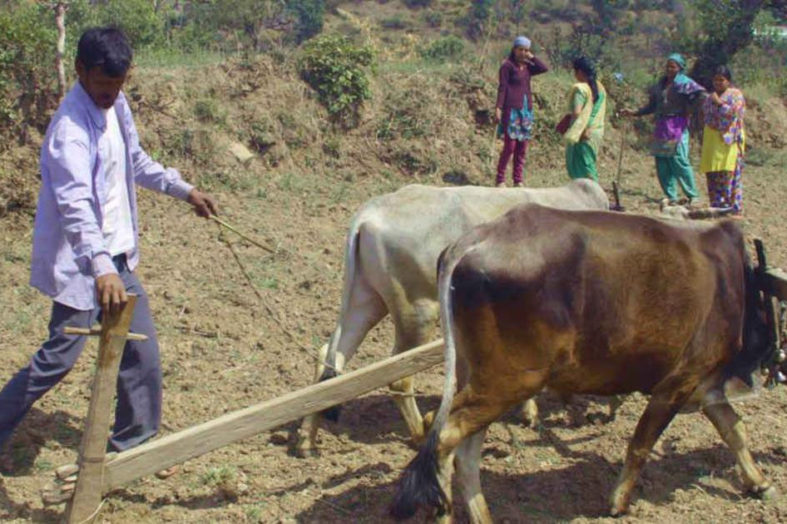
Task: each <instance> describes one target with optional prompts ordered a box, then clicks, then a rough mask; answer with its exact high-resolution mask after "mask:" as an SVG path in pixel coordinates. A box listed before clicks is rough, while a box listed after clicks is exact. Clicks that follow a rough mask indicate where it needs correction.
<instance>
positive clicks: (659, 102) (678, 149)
mask: <svg viewBox="0 0 787 524" xmlns="http://www.w3.org/2000/svg"><path fill="white" fill-rule="evenodd" d="M685 68H686V61H685V60H684V59H683V57H682V56H681V55H680V54H678V53H673V54H671V55H670V56H669V57H668V58H667V64H666V67H665V75H664V77H662V79H661V80H660V81H659V82H658V84H656V85H655V86H654V87H653V88H652V89H651V92H650V100H649V101H648V104H647V105H646V106H645V107H643V108H641V109H640V110H638V111H636V112H633V111H631V110H628V109H625V110H623V111H622V112H621V114H622V115H624V116H642V115H650V114H653V115H655V119H656V127H655V129H654V131H653V140H652V142H651V154H652V155H653V156H654V157H656V172H657V173H658V178H659V183H660V184H661V189H662V190H663V191H664V194H665V195H666V197H667V198H666V200H667V202H666V203H668V204H677V202H678V190H677V187H676V182H678V183H679V184H680V187H681V188H682V189H683V193H684V194H685V195H686V197H688V201H689V204H692V203H694V202H696V200H697V198H698V197H699V193H697V186H696V184H695V182H694V171H693V170H692V168H691V162H690V161H689V115H690V112H691V109H692V107H693V105H694V103H695V102H697V101H698V99H700V98H702V97H704V96H705V95H706V93H705V89H704V88H703V87H702V86H701V85H699V84H698V83H697V82H695V81H694V80H692V79H691V78H689V77H688V76H686V74H685V73H684V72H683V71H684V69H685Z"/></svg>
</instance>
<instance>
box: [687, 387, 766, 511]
mask: <svg viewBox="0 0 787 524" xmlns="http://www.w3.org/2000/svg"><path fill="white" fill-rule="evenodd" d="M702 412H703V413H704V414H705V416H706V417H708V418H709V419H710V421H711V422H712V423H713V426H714V427H715V428H716V430H717V431H718V432H719V435H721V438H722V440H724V443H725V444H727V446H729V448H730V450H732V452H733V453H734V454H735V460H736V461H737V462H738V466H739V467H740V470H741V475H742V477H743V483H744V485H745V486H746V489H747V490H748V491H750V492H751V493H752V494H754V495H756V496H759V497H761V498H763V499H770V498H773V497H774V496H775V495H776V488H774V487H773V486H771V483H770V482H768V480H767V479H766V478H765V477H764V476H763V474H762V473H761V472H760V470H759V469H758V468H757V465H756V464H755V463H754V459H753V458H752V456H751V453H749V449H748V447H747V438H746V428H745V427H744V425H743V421H742V420H741V419H740V418H739V417H738V415H737V414H736V413H735V411H734V410H733V409H732V406H730V404H729V403H728V402H727V401H726V399H725V400H724V401H723V402H718V403H714V404H711V405H708V406H705V407H704V408H702Z"/></svg>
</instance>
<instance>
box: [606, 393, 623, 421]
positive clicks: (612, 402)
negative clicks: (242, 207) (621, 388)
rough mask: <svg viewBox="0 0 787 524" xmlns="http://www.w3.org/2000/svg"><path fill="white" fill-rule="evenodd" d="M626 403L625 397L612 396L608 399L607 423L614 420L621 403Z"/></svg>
mask: <svg viewBox="0 0 787 524" xmlns="http://www.w3.org/2000/svg"><path fill="white" fill-rule="evenodd" d="M625 401H626V396H625V395H613V396H611V397H609V421H610V422H612V421H613V420H615V417H616V416H617V414H618V410H619V409H620V406H622V405H623V402H625Z"/></svg>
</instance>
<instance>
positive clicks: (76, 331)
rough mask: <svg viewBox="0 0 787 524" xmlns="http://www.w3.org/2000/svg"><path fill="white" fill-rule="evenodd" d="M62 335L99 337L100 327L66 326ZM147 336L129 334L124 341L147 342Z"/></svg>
mask: <svg viewBox="0 0 787 524" xmlns="http://www.w3.org/2000/svg"><path fill="white" fill-rule="evenodd" d="M63 333H65V334H66V335H88V336H94V335H101V326H93V327H92V328H81V327H74V326H66V327H65V329H63ZM147 339H148V336H147V335H141V334H139V333H129V334H128V336H126V340H147Z"/></svg>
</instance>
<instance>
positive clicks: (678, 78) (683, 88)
mask: <svg viewBox="0 0 787 524" xmlns="http://www.w3.org/2000/svg"><path fill="white" fill-rule="evenodd" d="M667 60H668V61H670V62H675V63H676V64H678V67H680V71H678V74H677V75H675V79H674V80H673V81H672V83H673V84H674V85H675V89H677V90H678V92H679V93H681V94H685V95H690V94H692V93H696V92H698V91H704V90H705V88H703V87H702V86H701V85H699V84H698V83H697V82H695V81H694V80H692V79H691V78H689V77H688V75H686V73H684V72H683V71H684V70H685V69H686V59H685V58H683V55H681V54H680V53H672V54H671V55H669V56H668V57H667Z"/></svg>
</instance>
